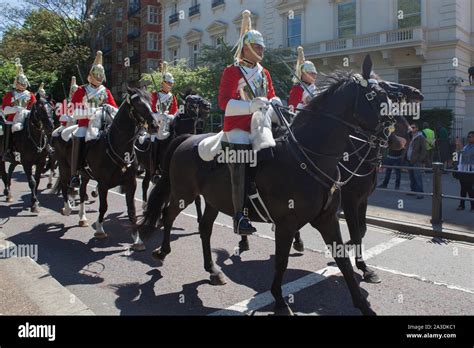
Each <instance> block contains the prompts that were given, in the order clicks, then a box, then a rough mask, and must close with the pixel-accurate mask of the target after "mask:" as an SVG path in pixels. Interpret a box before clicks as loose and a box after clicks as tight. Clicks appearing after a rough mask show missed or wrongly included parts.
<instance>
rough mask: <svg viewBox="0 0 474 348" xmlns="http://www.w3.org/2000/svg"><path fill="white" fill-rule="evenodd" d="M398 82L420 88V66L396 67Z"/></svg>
mask: <svg viewBox="0 0 474 348" xmlns="http://www.w3.org/2000/svg"><path fill="white" fill-rule="evenodd" d="M398 83H401V84H404V85H408V86H412V87H415V88H418V89H420V90H421V67H417V68H406V69H398Z"/></svg>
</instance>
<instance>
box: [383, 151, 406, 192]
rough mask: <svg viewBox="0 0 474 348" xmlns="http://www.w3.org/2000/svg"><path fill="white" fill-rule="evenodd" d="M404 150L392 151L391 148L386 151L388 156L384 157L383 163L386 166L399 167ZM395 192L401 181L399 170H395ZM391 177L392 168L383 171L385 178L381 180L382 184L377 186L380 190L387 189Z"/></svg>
mask: <svg viewBox="0 0 474 348" xmlns="http://www.w3.org/2000/svg"><path fill="white" fill-rule="evenodd" d="M404 151H405V149H404V148H402V149H400V150H392V149H391V148H390V149H389V150H388V155H387V157H385V159H384V161H383V163H384V164H385V165H387V166H401V165H402V161H403V155H404ZM394 170H395V190H399V189H400V179H401V170H400V169H399V168H395V169H394ZM391 175H392V168H386V169H385V177H384V179H383V182H382V184H380V185H379V187H380V188H387V185H388V183H389V182H390V176H391Z"/></svg>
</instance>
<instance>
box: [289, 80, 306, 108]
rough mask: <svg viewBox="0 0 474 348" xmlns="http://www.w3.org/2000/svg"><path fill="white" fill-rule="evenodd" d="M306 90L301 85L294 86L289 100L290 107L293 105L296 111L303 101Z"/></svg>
mask: <svg viewBox="0 0 474 348" xmlns="http://www.w3.org/2000/svg"><path fill="white" fill-rule="evenodd" d="M303 93H304V89H303V87H301V86H300V85H294V86H293V87H292V88H291V91H290V98H289V99H288V105H292V106H293V107H294V108H295V109H296V107H297V106H298V104H299V103H301V101H302V100H303Z"/></svg>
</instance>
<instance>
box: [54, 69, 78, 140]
mask: <svg viewBox="0 0 474 348" xmlns="http://www.w3.org/2000/svg"><path fill="white" fill-rule="evenodd" d="M78 88H79V86H78V85H77V83H76V77H75V76H73V77H72V78H71V85H70V87H69V95H68V97H67V98H66V99H64V100H63V102H62V103H61V104H58V105H57V106H56V114H57V116H59V123H60V126H59V127H58V128H56V129H55V130H54V132H53V137H57V136H59V135H60V134H61V132H62V131H63V129H64V128H66V127H69V126H72V125H73V124H74V122H75V121H74V118H73V115H72V114H73V113H72V112H71V110H69V108H70V105H71V104H70V103H71V100H72V96H73V95H74V93H76V91H77V90H78Z"/></svg>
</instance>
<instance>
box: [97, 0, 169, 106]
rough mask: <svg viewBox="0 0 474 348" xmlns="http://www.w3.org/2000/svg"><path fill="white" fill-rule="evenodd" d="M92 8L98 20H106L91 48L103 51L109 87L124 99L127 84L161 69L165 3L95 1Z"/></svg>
mask: <svg viewBox="0 0 474 348" xmlns="http://www.w3.org/2000/svg"><path fill="white" fill-rule="evenodd" d="M94 8H95V9H96V11H94ZM90 9H91V14H93V15H94V12H96V15H97V18H96V20H97V21H105V22H104V23H103V24H102V25H101V28H100V30H98V31H97V33H96V34H95V35H94V37H93V42H92V43H91V47H92V50H93V51H94V52H95V51H97V50H99V49H101V50H102V51H103V53H104V68H105V70H106V75H107V83H106V85H107V86H108V87H109V88H110V90H111V91H112V94H113V95H114V97H115V98H117V99H119V100H120V99H121V94H122V93H123V92H124V91H125V89H126V86H127V85H130V86H133V85H138V82H139V80H140V77H141V75H142V74H143V73H146V72H148V71H149V70H150V69H157V68H158V67H159V64H160V62H161V58H162V42H161V41H162V20H161V18H162V13H161V4H160V2H158V1H157V0H121V1H114V2H113V3H112V2H111V1H107V0H105V1H101V0H91V3H90Z"/></svg>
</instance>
